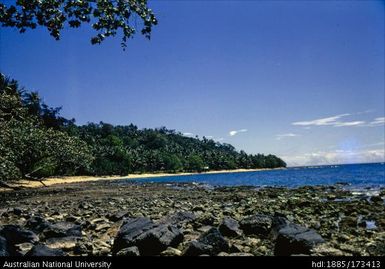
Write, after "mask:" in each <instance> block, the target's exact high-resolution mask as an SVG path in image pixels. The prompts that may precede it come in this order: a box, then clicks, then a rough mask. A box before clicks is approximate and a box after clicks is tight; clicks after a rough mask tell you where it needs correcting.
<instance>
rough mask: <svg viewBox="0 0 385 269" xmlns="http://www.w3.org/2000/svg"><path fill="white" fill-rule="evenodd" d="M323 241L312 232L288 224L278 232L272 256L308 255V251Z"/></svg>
mask: <svg viewBox="0 0 385 269" xmlns="http://www.w3.org/2000/svg"><path fill="white" fill-rule="evenodd" d="M323 242H325V240H324V239H323V238H322V237H321V236H320V235H319V234H318V233H317V232H316V231H314V230H312V229H309V228H306V227H303V226H300V225H297V224H289V225H286V226H285V227H283V228H281V229H280V230H279V231H278V237H277V240H276V243H275V249H274V254H275V255H277V256H287V255H292V254H309V253H310V250H311V249H312V248H313V247H314V246H315V245H317V244H320V243H323Z"/></svg>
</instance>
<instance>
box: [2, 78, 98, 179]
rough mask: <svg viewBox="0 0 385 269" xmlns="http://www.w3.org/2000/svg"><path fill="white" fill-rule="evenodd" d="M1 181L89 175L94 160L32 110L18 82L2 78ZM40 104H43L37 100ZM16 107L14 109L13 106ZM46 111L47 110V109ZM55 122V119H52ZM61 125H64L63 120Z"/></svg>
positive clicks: (81, 145) (81, 144)
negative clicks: (32, 177) (27, 176)
mask: <svg viewBox="0 0 385 269" xmlns="http://www.w3.org/2000/svg"><path fill="white" fill-rule="evenodd" d="M0 86H1V88H0V155H1V166H0V168H1V169H0V179H1V180H7V179H15V178H20V177H24V176H26V175H31V176H36V177H40V176H43V177H45V176H52V175H74V174H78V173H85V172H86V171H87V170H88V169H89V166H90V164H91V162H92V160H93V157H92V155H91V152H90V150H89V148H88V146H87V144H86V143H85V142H84V141H81V140H80V139H79V138H77V137H74V136H70V135H69V134H67V133H66V132H63V131H59V130H57V129H55V128H53V127H48V126H47V125H45V124H46V122H45V121H44V119H45V118H46V117H45V114H44V112H41V113H40V112H39V113H38V112H37V110H39V109H38V108H39V107H45V108H46V111H48V113H49V111H51V109H49V108H48V107H47V106H46V105H44V104H41V103H40V101H39V104H36V105H35V109H33V110H31V109H30V107H29V106H28V105H26V103H28V102H27V100H25V99H23V96H24V95H23V92H22V91H20V90H18V86H17V83H16V82H15V81H10V80H7V79H6V78H5V77H4V76H3V75H1V76H0ZM36 100H40V99H39V98H37V99H36ZM11 105H12V106H11ZM43 110H44V109H43ZM52 119H53V118H52ZM57 121H58V123H57V124H55V125H59V124H60V125H62V126H64V125H63V121H62V120H61V118H57Z"/></svg>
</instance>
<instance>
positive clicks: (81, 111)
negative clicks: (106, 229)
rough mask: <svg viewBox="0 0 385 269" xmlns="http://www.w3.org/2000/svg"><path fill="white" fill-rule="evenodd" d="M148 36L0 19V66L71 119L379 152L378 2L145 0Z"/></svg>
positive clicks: (344, 156)
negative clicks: (54, 32) (34, 26)
mask: <svg viewBox="0 0 385 269" xmlns="http://www.w3.org/2000/svg"><path fill="white" fill-rule="evenodd" d="M150 6H151V7H152V8H153V10H154V11H155V13H156V14H157V16H158V19H159V25H158V26H157V27H155V28H154V29H153V35H152V39H151V41H148V40H146V39H145V38H143V37H141V36H140V35H137V36H136V37H135V38H134V39H132V40H130V41H129V43H128V48H127V50H126V51H122V49H121V48H120V38H119V37H117V38H115V39H108V40H106V41H105V42H104V43H102V45H98V46H91V45H90V43H89V39H90V37H91V35H92V32H91V31H90V28H89V27H86V26H85V27H82V28H80V29H78V30H73V29H69V30H65V31H63V33H62V39H61V41H55V40H54V39H53V38H51V37H50V36H49V35H48V33H47V32H46V30H44V29H39V30H34V31H27V33H25V34H19V33H18V32H17V31H16V30H13V29H5V28H2V29H1V32H0V70H1V72H3V73H5V74H7V75H9V76H11V77H12V78H15V79H17V80H19V81H20V83H21V84H22V85H23V86H25V87H26V88H28V89H31V90H37V91H39V93H40V94H41V95H42V96H43V97H44V100H45V101H46V102H47V103H48V104H50V105H52V106H63V110H62V114H63V115H64V116H66V117H75V118H76V119H77V123H78V124H84V123H86V122H99V121H104V122H109V123H113V124H129V123H134V124H136V125H138V126H139V127H140V128H143V127H160V126H166V127H168V128H170V129H175V130H178V131H181V132H183V133H185V135H191V134H193V135H199V136H200V137H201V136H206V137H212V138H213V139H215V140H217V141H221V142H226V143H230V144H233V145H234V146H235V147H236V148H237V149H243V150H245V151H246V152H248V153H259V152H260V153H273V154H277V155H278V156H281V157H282V158H283V159H284V160H285V161H287V162H288V164H289V165H305V164H326V163H352V162H371V161H384V140H385V139H384V106H385V105H384V102H385V96H384V73H385V70H384V57H385V55H384V46H385V44H384V36H385V32H384V19H385V18H384V8H385V5H384V2H382V1H357V2H356V1H335V2H334V1H298V2H297V1H150Z"/></svg>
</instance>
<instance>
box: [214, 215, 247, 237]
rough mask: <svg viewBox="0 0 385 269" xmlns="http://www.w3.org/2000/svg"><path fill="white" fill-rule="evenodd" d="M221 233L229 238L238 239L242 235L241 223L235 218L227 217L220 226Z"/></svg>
mask: <svg viewBox="0 0 385 269" xmlns="http://www.w3.org/2000/svg"><path fill="white" fill-rule="evenodd" d="M219 231H220V232H221V234H223V235H224V236H228V237H236V236H239V235H241V233H242V232H241V231H240V230H239V223H238V221H236V220H235V219H233V218H230V217H225V218H224V220H223V221H222V223H221V224H220V225H219Z"/></svg>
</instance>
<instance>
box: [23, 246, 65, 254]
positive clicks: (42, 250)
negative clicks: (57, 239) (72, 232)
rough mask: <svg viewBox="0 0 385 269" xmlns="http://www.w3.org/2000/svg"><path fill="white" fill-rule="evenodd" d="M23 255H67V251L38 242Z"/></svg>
mask: <svg viewBox="0 0 385 269" xmlns="http://www.w3.org/2000/svg"><path fill="white" fill-rule="evenodd" d="M25 256H67V253H65V252H64V251H62V250H60V249H52V248H49V247H46V246H44V245H41V244H39V245H36V246H34V247H33V248H32V249H31V250H30V251H29V252H28V253H27V254H25Z"/></svg>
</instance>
